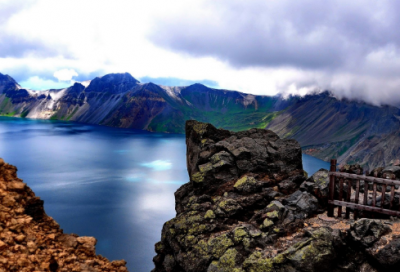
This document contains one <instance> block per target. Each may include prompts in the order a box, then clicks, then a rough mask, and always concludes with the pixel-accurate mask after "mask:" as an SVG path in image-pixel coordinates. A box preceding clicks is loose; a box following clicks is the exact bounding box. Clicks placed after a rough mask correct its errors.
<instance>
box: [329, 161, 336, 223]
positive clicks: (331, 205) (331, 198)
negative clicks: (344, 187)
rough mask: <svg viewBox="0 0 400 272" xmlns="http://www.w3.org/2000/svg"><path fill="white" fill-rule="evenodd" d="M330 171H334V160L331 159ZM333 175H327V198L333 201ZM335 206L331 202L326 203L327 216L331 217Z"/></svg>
mask: <svg viewBox="0 0 400 272" xmlns="http://www.w3.org/2000/svg"><path fill="white" fill-rule="evenodd" d="M330 172H336V160H335V159H332V160H331V169H330ZM335 179H336V177H335V176H329V200H330V201H333V200H334V199H333V198H334V196H335ZM334 208H335V206H334V205H333V204H332V203H329V204H328V216H329V217H333V209H334Z"/></svg>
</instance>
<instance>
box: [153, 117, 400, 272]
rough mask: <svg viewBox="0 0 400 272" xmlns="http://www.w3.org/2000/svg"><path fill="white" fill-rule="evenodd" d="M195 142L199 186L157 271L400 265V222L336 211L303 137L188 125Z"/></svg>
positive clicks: (165, 239)
mask: <svg viewBox="0 0 400 272" xmlns="http://www.w3.org/2000/svg"><path fill="white" fill-rule="evenodd" d="M186 143H187V167H188V172H189V176H190V182H189V183H187V184H185V185H183V186H182V187H181V188H180V189H178V191H177V192H176V193H175V199H176V212H177V215H176V217H175V218H173V219H171V220H170V221H168V222H166V223H165V224H164V227H163V230H162V238H161V241H160V242H158V243H157V244H156V245H155V250H156V252H157V255H156V256H155V257H154V259H153V260H154V263H155V269H154V270H153V271H154V272H165V271H168V272H169V271H174V272H183V271H193V272H194V271H207V272H224V271H226V272H227V271H231V272H245V271H246V272H257V271H279V272H289V271H364V272H367V271H371V272H372V271H398V270H399V269H400V254H399V253H400V222H398V221H396V220H390V219H381V220H373V219H360V220H357V221H354V220H352V219H349V220H344V219H341V218H338V217H336V218H329V217H327V216H326V206H327V194H328V172H327V171H326V170H325V171H324V170H321V171H319V172H317V173H315V174H314V175H313V176H312V177H309V178H308V177H307V175H306V173H305V172H304V171H303V169H302V161H301V148H300V145H299V144H298V143H297V142H296V141H294V140H283V139H280V138H279V137H278V136H277V135H276V134H275V133H273V132H272V131H269V130H262V129H251V130H248V131H244V132H238V133H233V132H230V131H226V130H219V129H216V128H215V127H213V126H212V125H210V124H205V123H199V122H196V121H188V122H187V123H186ZM356 168H357V167H348V169H347V170H346V169H344V170H343V171H345V170H346V171H353V170H354V171H356V170H357V169H356ZM381 172H382V171H381ZM378 175H379V174H378ZM336 216H337V215H336Z"/></svg>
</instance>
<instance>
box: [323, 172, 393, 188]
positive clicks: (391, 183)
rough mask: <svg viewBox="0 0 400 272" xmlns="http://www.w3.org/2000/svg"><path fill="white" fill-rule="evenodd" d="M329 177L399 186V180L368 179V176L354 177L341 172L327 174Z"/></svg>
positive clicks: (354, 175)
mask: <svg viewBox="0 0 400 272" xmlns="http://www.w3.org/2000/svg"><path fill="white" fill-rule="evenodd" d="M329 175H333V176H336V177H341V178H350V179H362V180H367V181H370V182H378V183H383V184H386V185H400V181H399V180H388V179H383V178H375V177H369V176H365V175H356V174H349V173H342V172H329Z"/></svg>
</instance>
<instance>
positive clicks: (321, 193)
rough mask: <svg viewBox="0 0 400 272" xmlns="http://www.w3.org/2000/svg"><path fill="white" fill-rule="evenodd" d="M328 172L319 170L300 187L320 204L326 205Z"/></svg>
mask: <svg viewBox="0 0 400 272" xmlns="http://www.w3.org/2000/svg"><path fill="white" fill-rule="evenodd" d="M328 173H329V171H328V170H326V169H319V170H318V171H317V172H315V173H314V174H313V175H312V176H311V177H310V178H309V179H307V181H306V183H304V184H302V187H303V188H304V189H305V190H307V191H308V192H310V193H312V194H313V195H315V196H316V197H317V198H318V199H319V200H320V203H324V204H327V201H328V193H329V176H328Z"/></svg>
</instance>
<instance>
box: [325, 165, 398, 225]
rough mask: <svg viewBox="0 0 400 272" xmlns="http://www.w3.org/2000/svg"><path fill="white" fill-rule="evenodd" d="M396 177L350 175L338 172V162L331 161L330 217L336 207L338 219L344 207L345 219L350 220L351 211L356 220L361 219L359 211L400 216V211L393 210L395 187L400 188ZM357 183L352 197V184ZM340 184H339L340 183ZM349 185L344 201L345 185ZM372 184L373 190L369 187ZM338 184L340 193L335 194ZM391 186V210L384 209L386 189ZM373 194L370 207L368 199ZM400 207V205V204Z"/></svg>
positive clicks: (392, 175)
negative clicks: (361, 185) (362, 190)
mask: <svg viewBox="0 0 400 272" xmlns="http://www.w3.org/2000/svg"><path fill="white" fill-rule="evenodd" d="M394 179H395V175H394V174H391V175H386V178H377V177H370V176H365V175H357V174H349V173H342V172H336V160H331V169H330V172H329V200H328V205H329V206H328V216H330V217H333V216H334V209H335V206H337V207H338V217H341V216H342V207H346V215H345V218H346V219H348V218H350V210H351V209H352V210H353V211H354V219H357V218H358V217H359V211H368V212H376V213H381V214H387V215H391V216H400V211H396V210H393V206H394V201H395V186H396V185H399V186H400V181H397V180H394ZM354 181H355V192H354V191H353V193H354V194H353V198H352V197H351V196H352V189H353V188H352V182H353V184H354ZM361 181H364V192H363V193H362V194H363V201H362V204H360V199H359V197H360V183H361ZM338 182H339V183H338ZM345 183H347V188H346V189H347V192H346V199H345V200H343V192H344V184H345ZM371 183H372V190H370V188H369V186H371ZM336 184H338V185H339V190H338V193H336V194H335V187H336ZM378 185H380V191H381V192H380V195H381V203H380V204H381V205H380V207H377V193H378V192H377V191H379V190H378ZM387 186H390V192H388V193H389V194H390V197H389V209H384V208H383V205H384V203H385V199H386V189H387V188H388V187H387ZM370 191H371V193H372V196H371V197H372V203H371V204H372V205H368V198H369V196H370V195H371V194H370ZM335 198H337V199H335ZM399 201H400V199H399ZM399 206H400V203H399Z"/></svg>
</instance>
